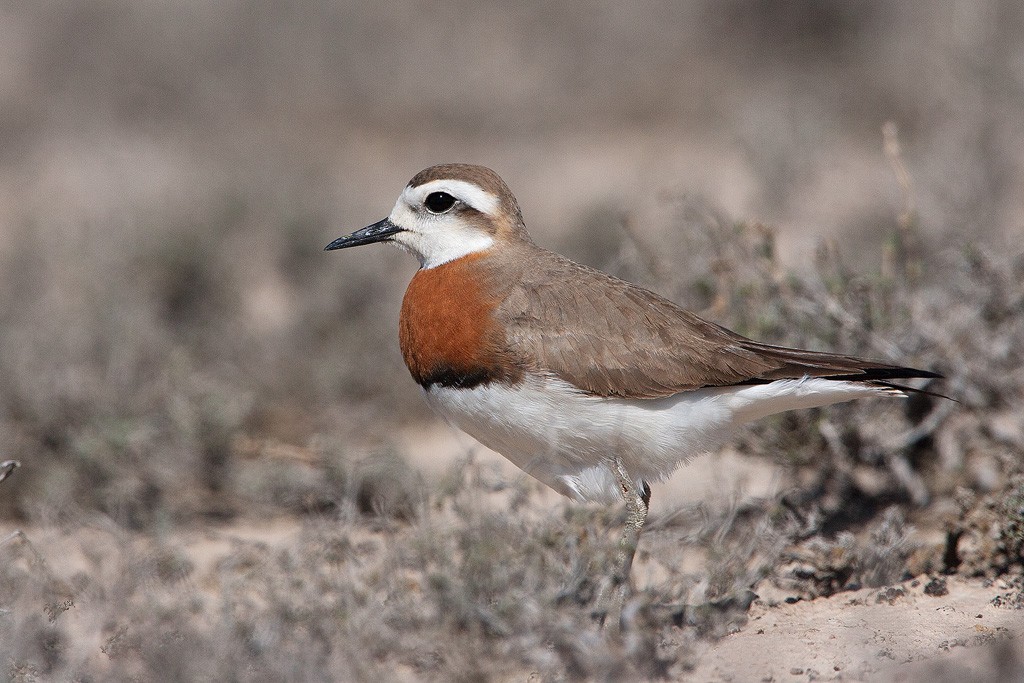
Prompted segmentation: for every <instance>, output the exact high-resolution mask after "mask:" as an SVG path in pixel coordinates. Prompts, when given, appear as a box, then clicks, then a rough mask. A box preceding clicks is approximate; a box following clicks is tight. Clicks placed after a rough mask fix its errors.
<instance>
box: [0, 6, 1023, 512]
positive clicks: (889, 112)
mask: <svg viewBox="0 0 1024 683" xmlns="http://www.w3.org/2000/svg"><path fill="white" fill-rule="evenodd" d="M2 15H3V21H2V22H0V101H2V102H3V107H2V108H0V231H2V237H3V239H2V240H0V258H2V265H3V267H2V271H0V301H2V302H3V303H2V305H0V316H2V326H0V443H2V444H3V449H4V453H3V456H4V457H9V458H18V459H20V460H22V461H23V463H24V464H25V468H24V469H23V470H21V471H20V472H19V478H22V479H23V481H22V485H23V486H22V487H21V488H20V489H19V490H20V493H16V492H13V491H11V490H10V489H7V490H6V491H4V494H5V496H4V498H3V501H2V504H0V505H2V510H3V514H4V515H7V516H10V515H15V516H22V517H23V516H24V515H26V514H28V513H29V508H30V507H31V502H30V501H31V500H41V499H42V500H53V499H56V500H61V501H66V500H71V499H75V498H80V497H81V495H82V493H81V491H80V490H79V489H80V487H81V486H82V484H83V483H85V482H82V481H81V480H80V479H77V478H76V477H72V476H68V475H67V473H66V472H64V468H65V467H71V466H72V464H73V462H74V461H76V460H77V459H81V458H88V459H90V460H92V461H94V462H93V466H94V467H95V468H96V469H98V470H112V471H108V472H106V474H105V476H104V477H103V478H102V479H103V483H102V484H100V486H101V487H103V486H113V487H122V486H123V485H124V482H123V481H122V479H123V477H124V476H126V475H128V476H129V479H131V480H132V481H134V484H133V485H132V486H129V490H133V487H141V489H140V490H148V491H150V493H151V494H152V495H154V496H160V495H163V494H164V493H166V492H168V491H169V490H172V489H178V488H181V489H185V490H187V489H189V488H191V487H192V486H193V485H194V484H195V479H196V478H198V479H199V480H200V481H205V482H207V484H208V485H209V486H212V487H214V488H215V489H216V487H217V486H220V485H222V484H223V482H221V483H217V482H216V481H215V480H216V479H217V478H218V477H223V476H227V472H228V470H230V467H229V465H230V463H229V462H228V461H229V460H230V459H231V457H230V454H231V451H232V448H235V449H236V450H237V446H238V439H237V437H238V436H239V435H245V436H248V437H252V438H255V439H265V438H269V437H272V438H274V439H275V440H278V441H280V442H281V443H283V444H288V445H292V446H297V447H301V448H305V447H307V446H308V445H309V441H310V439H311V438H312V437H313V436H314V435H316V434H329V435H332V436H336V437H339V438H341V437H344V438H346V439H361V440H366V439H368V438H371V434H372V438H377V439H382V440H387V439H389V438H390V436H389V434H390V433H391V432H392V431H393V430H394V429H395V428H396V427H397V426H405V425H408V424H410V423H417V422H422V421H424V420H428V419H430V416H429V414H428V412H427V411H426V409H425V408H424V407H423V405H422V403H421V401H420V399H419V396H418V392H417V390H416V388H415V385H414V384H413V383H412V381H411V380H410V379H409V378H408V377H407V375H406V372H405V370H404V368H403V367H402V364H401V360H400V356H399V353H398V349H397V343H396V335H395V329H396V320H397V309H398V304H399V301H400V296H401V292H402V291H403V289H404V286H405V284H406V282H407V280H408V278H409V276H410V275H411V274H412V272H413V271H414V268H415V264H414V262H413V260H412V259H410V258H408V257H407V256H405V255H403V254H401V253H399V252H398V251H397V250H391V249H386V248H367V249H366V251H360V252H357V253H355V252H348V253H340V254H324V253H322V252H321V248H322V247H323V245H325V244H326V243H327V242H329V241H330V240H332V239H333V238H334V237H337V236H339V235H341V234H343V233H347V232H349V231H351V230H354V229H356V228H359V227H362V226H363V225H366V224H368V223H370V222H373V221H375V220H377V219H379V218H380V217H382V216H384V215H386V214H387V213H388V212H389V211H390V208H391V206H392V205H393V203H394V200H395V198H396V197H397V195H398V192H399V191H400V190H401V188H402V187H403V186H404V184H405V182H406V181H407V180H408V178H410V177H411V176H412V175H413V174H414V173H415V172H416V171H418V170H419V169H421V168H423V167H425V166H427V165H430V164H433V163H438V162H445V161H466V162H473V163H481V164H485V165H488V166H491V167H492V168H494V169H495V170H497V171H498V172H499V173H500V174H501V175H502V176H503V177H504V178H505V180H506V181H507V182H508V183H509V185H510V186H511V187H512V189H513V191H514V192H515V193H516V194H517V196H518V197H519V200H520V203H521V205H522V207H523V210H524V213H525V216H526V219H527V224H528V225H529V226H530V228H531V231H532V232H533V234H534V236H535V238H536V239H537V240H538V241H539V242H540V243H541V244H543V245H545V246H549V247H551V248H555V249H558V250H561V251H563V252H566V253H568V254H569V255H570V256H573V257H575V258H577V259H580V260H583V261H586V262H588V263H590V264H591V265H595V266H597V267H603V268H606V269H614V265H615V264H614V259H615V257H616V255H617V254H618V253H619V251H620V248H621V245H622V244H623V243H624V242H626V241H628V239H629V238H628V235H627V234H626V231H624V230H623V229H622V226H623V224H624V222H625V223H628V224H629V226H630V228H631V231H632V232H633V233H636V234H639V235H641V236H642V238H643V239H645V240H647V241H648V242H649V243H658V248H659V249H662V248H664V249H665V250H667V251H666V252H665V253H668V254H672V253H674V251H678V250H679V249H681V247H678V246H677V245H679V244H680V243H682V242H685V238H686V234H685V232H686V229H685V226H682V227H681V226H680V224H679V221H678V220H677V219H678V203H679V202H678V201H677V200H678V199H679V198H680V197H684V198H687V200H688V201H692V200H693V199H694V198H697V199H698V200H699V201H700V202H702V203H704V204H705V205H707V206H711V207H714V211H716V212H718V213H719V214H720V215H724V216H727V217H728V220H735V221H754V222H763V223H766V224H769V225H771V226H773V227H774V228H775V230H776V231H777V234H778V250H779V253H780V255H781V258H782V259H783V260H784V261H785V262H787V263H789V264H792V265H797V266H799V264H800V263H802V262H804V261H805V260H806V259H807V258H808V257H809V256H810V255H811V254H813V252H814V249H815V248H816V246H817V245H818V244H819V243H820V241H821V240H822V239H823V238H834V239H835V240H836V241H837V242H839V243H841V244H842V247H843V249H844V251H845V253H846V254H847V255H848V258H847V261H848V263H849V265H850V266H851V267H857V264H858V262H859V261H861V260H862V261H863V262H864V263H873V262H874V259H875V257H876V256H877V255H878V253H879V252H880V251H881V249H882V245H883V243H884V239H885V236H886V235H887V234H889V233H890V232H891V231H892V230H893V229H894V226H896V225H897V222H898V219H899V217H900V215H901V213H902V212H903V211H904V210H905V208H906V206H907V201H908V196H909V201H911V202H912V205H913V208H914V210H916V212H917V214H918V216H919V224H920V227H921V230H922V231H923V232H924V233H925V234H927V235H929V236H930V237H931V238H933V239H935V240H954V239H963V238H968V237H969V238H970V239H976V240H986V241H991V242H992V243H994V244H1001V243H1016V242H1017V241H1019V239H1020V237H1021V233H1022V228H1024V193H1021V192H1020V188H1021V187H1022V186H1024V177H1022V176H1024V145H1022V144H1020V143H1021V140H1022V139H1024V41H1022V40H1021V38H1020V36H1021V35H1024V9H1022V7H1021V6H1020V4H1019V3H1016V2H1012V1H1010V0H985V1H981V2H976V1H971V2H967V1H964V2H950V3H941V4H936V3H930V2H901V3H890V2H882V1H878V2H859V3H854V4H851V3H847V2H841V1H839V0H835V1H830V0H801V1H800V2H792V3H785V4H784V5H778V4H776V3H769V2H754V3H749V2H688V3H679V2H651V3H645V4H644V6H643V7H641V8H637V7H632V6H625V5H623V4H622V3H618V2H564V3H554V4H552V3H544V2H528V3H525V4H523V3H520V4H517V5H515V6H512V5H508V4H507V3H499V2H483V3H480V2H453V3H433V2H412V3H403V4H401V5H394V6H390V7H388V8H385V7H384V6H376V5H367V4H365V3H341V2H339V3H332V2H316V1H309V2H299V3H291V2H288V3H286V2H274V1H270V0H267V1H261V0H257V1H249V0H246V1H231V0H229V1H227V2H219V3H209V4H202V3H199V4H197V3H168V2H150V1H148V0H142V1H139V0H132V1H131V2H127V1H125V2H120V1H118V0H97V1H84V2H83V1H78V0H76V1H60V0H44V1H42V2H13V3H7V4H6V5H5V7H4V8H3V10H2ZM886 122H893V124H894V125H895V127H896V130H897V131H898V140H899V144H900V145H901V146H902V155H903V163H905V165H906V168H907V170H908V172H909V174H910V177H911V179H912V180H911V182H912V185H911V187H910V190H909V192H907V191H905V189H904V188H903V187H901V183H900V181H899V179H898V178H897V176H896V174H895V173H894V168H893V164H892V163H891V159H889V158H887V156H886V154H885V152H884V149H883V132H882V129H883V125H884V124H885V123H886ZM705 210H706V209H705ZM684 256H685V255H684ZM698 258H703V257H701V256H700V255H698ZM686 265H687V263H686V262H685V261H683V262H680V263H679V264H675V263H669V267H670V269H674V268H676V267H679V268H683V267H685V266H686ZM673 274H674V275H676V276H679V277H686V276H687V274H686V273H682V272H675V271H673ZM632 275H634V276H635V277H638V279H641V280H642V279H643V277H642V274H640V275H637V274H635V273H634V274H632ZM648 284H650V283H648ZM654 284H657V283H654ZM665 290H666V288H665V287H664V286H662V289H661V291H664V292H665V293H667V294H669V295H672V296H676V297H677V298H679V297H685V292H683V291H682V290H678V291H676V290H673V289H672V288H671V287H669V288H668V290H669V291H665ZM682 303H684V304H687V305H690V306H695V307H699V305H700V303H701V302H699V301H693V300H682ZM726 322H727V321H726ZM233 444H234V445H233ZM140 463H145V464H144V466H143V467H142V470H143V471H145V472H147V474H146V475H145V476H144V477H143V479H144V481H135V478H136V477H139V476H142V475H140V474H139V472H138V471H136V470H138V469H139V467H138V465H139V464H140ZM120 464H124V465H125V468H126V469H125V471H124V472H122V471H120V470H117V469H116V468H117V467H119V466H120ZM197 468H198V470H197ZM73 469H77V466H75V467H74V468H73ZM93 474H97V473H96V472H94V473H93ZM107 475H108V476H107ZM93 483H94V484H95V482H93ZM89 488H94V487H92V486H90V487H89ZM26 492H31V494H29V493H26ZM136 492H137V491H136ZM37 494H43V497H42V498H39V497H37ZM179 494H180V495H185V493H184V492H183V491H176V492H175V494H174V495H175V496H178V495H179ZM101 497H102V496H101ZM154 504H155V502H154Z"/></svg>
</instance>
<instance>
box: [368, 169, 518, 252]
mask: <svg viewBox="0 0 1024 683" xmlns="http://www.w3.org/2000/svg"><path fill="white" fill-rule="evenodd" d="M431 192H447V193H448V194H450V195H452V196H453V197H455V198H457V199H458V200H459V201H461V202H464V203H465V204H468V205H469V206H472V207H473V208H474V209H476V210H478V211H482V212H483V213H487V214H491V215H493V214H494V212H495V211H496V210H497V209H498V204H499V201H498V198H497V197H495V196H494V195H493V194H491V193H490V192H487V191H485V190H483V189H482V188H480V187H479V186H478V185H474V184H473V183H467V182H466V181H464V180H432V181H430V182H429V183H425V184H423V185H419V186H417V187H407V188H405V191H403V192H402V196H401V197H399V198H398V202H397V203H396V204H395V208H394V209H392V211H391V215H390V216H388V220H390V221H391V222H392V223H394V224H395V225H397V226H398V227H400V228H402V232H399V233H396V234H395V235H394V236H393V237H392V238H391V240H392V241H393V242H394V243H395V244H397V245H399V246H400V247H403V248H405V249H407V250H408V251H410V252H412V253H413V255H415V256H416V258H418V259H419V261H420V266H421V267H422V268H434V267H436V266H439V265H441V264H443V263H448V262H449V261H454V260H455V259H457V258H461V257H463V256H467V255H469V254H472V253H475V252H478V251H484V250H485V249H489V248H490V247H491V246H492V245H493V244H494V238H493V237H492V236H491V235H489V234H488V233H486V232H484V231H482V230H481V229H480V228H478V227H477V226H475V225H473V224H471V223H467V222H466V221H463V220H461V219H460V218H459V217H458V216H456V215H453V214H447V213H442V214H432V213H429V212H428V211H426V210H425V209H423V210H419V211H417V210H415V209H413V208H412V207H422V206H423V200H424V199H425V198H426V196H427V195H428V194H430V193H431Z"/></svg>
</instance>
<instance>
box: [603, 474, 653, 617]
mask: <svg viewBox="0 0 1024 683" xmlns="http://www.w3.org/2000/svg"><path fill="white" fill-rule="evenodd" d="M612 473H613V474H614V475H615V480H616V482H617V483H618V485H619V491H621V492H622V499H623V500H624V501H625V503H626V525H625V528H624V529H623V530H622V538H621V539H620V540H619V551H618V553H616V563H615V564H616V567H615V572H614V573H613V574H612V576H611V585H610V586H609V585H608V584H605V585H604V586H603V587H602V589H601V592H600V593H599V595H598V598H597V606H598V610H599V613H600V618H601V620H602V622H604V620H605V619H607V617H608V616H609V615H611V616H612V617H613V618H614V619H615V621H616V623H617V622H618V620H619V617H620V616H621V614H622V606H623V603H624V602H625V600H626V594H627V593H628V591H629V575H630V573H631V572H632V569H633V557H634V556H635V555H636V548H637V545H639V543H640V532H641V531H643V528H644V522H646V521H647V510H648V508H649V506H650V501H651V489H650V487H649V486H647V484H646V483H644V484H643V488H642V489H638V487H637V486H636V483H635V482H634V481H633V479H632V478H631V477H630V476H629V474H628V473H627V472H626V469H625V467H623V466H622V461H621V460H620V459H619V458H618V457H616V458H615V460H614V461H613V467H612ZM609 589H610V594H609Z"/></svg>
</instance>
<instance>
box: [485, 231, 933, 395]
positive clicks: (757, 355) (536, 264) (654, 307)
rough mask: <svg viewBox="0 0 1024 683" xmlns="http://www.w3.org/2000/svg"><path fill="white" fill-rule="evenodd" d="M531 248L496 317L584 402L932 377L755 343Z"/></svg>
mask: <svg viewBox="0 0 1024 683" xmlns="http://www.w3.org/2000/svg"><path fill="white" fill-rule="evenodd" d="M530 248H531V250H536V251H535V253H532V254H530V255H529V258H528V259H525V260H527V261H528V262H529V264H530V267H529V268H522V269H512V270H516V271H518V274H519V278H518V279H513V282H514V284H511V283H507V286H508V287H509V289H508V290H507V295H506V296H505V298H504V300H503V302H502V304H501V305H500V306H499V308H498V310H497V311H496V315H497V316H498V318H499V320H500V322H502V323H503V324H504V325H505V327H506V329H507V341H508V343H509V345H510V347H511V348H512V349H514V350H515V352H516V355H517V356H518V357H520V358H521V359H522V360H523V362H524V363H526V364H527V365H529V366H532V367H533V368H534V369H537V370H543V371H547V372H551V373H553V374H555V375H556V376H558V377H560V378H562V379H564V380H566V381H567V382H569V383H571V384H573V385H575V386H577V387H579V388H580V389H581V390H583V391H585V392H588V393H591V394H596V395H598V396H618V397H625V398H657V397H662V396H669V395H672V394H676V393H679V392H682V391H688V390H692V389H697V388H700V387H708V386H727V385H735V384H747V383H758V382H765V381H771V380H775V379H785V378H800V377H803V376H805V375H810V376H813V377H830V378H836V379H850V380H865V381H872V380H887V379H895V378H900V377H936V376H938V375H935V373H931V372H927V371H923V370H914V369H912V368H902V367H899V366H895V365H889V364H886V363H879V362H876V361H871V360H865V359H861V358H855V357H852V356H841V355H835V354H828V353H818V352H814V351H802V350H798V349H789V348H785V347H779V346H771V345H768V344H760V343H758V342H755V341H752V340H750V339H747V338H746V337H743V336H741V335H738V334H736V333H734V332H731V331H729V330H727V329H725V328H724V327H721V326H720V325H716V324H714V323H711V322H708V321H706V320H704V319H702V318H700V317H699V316H697V315H695V314H693V313H690V312H689V311H686V310H683V309H682V308H679V307H678V306H676V305H675V304H673V303H672V302H671V301H668V300H667V299H664V298H662V297H660V296H658V295H656V294H654V293H652V292H649V291H647V290H646V289H643V288H641V287H638V286H636V285H632V284H630V283H628V282H624V281H622V280H618V279H616V278H613V277H610V276H608V275H605V274H604V273H601V272H600V271H597V270H593V269H591V268H587V267H586V266H581V265H579V264H577V263H574V262H572V261H570V260H568V259H566V258H564V257H561V256H559V255H557V254H554V253H552V252H548V251H545V250H541V249H539V248H537V247H533V246H532V245H530ZM516 260H518V259H516ZM506 265H510V264H506ZM504 272H505V273H506V274H507V273H508V272H509V271H508V270H505V271H504Z"/></svg>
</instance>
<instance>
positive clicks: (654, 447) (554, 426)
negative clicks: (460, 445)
mask: <svg viewBox="0 0 1024 683" xmlns="http://www.w3.org/2000/svg"><path fill="white" fill-rule="evenodd" d="M426 393H427V396H428V400H429V401H430V403H431V405H433V407H434V408H435V409H436V410H437V411H438V412H439V413H440V414H441V415H443V416H444V417H445V418H446V419H448V420H450V421H451V422H452V423H454V424H455V425H456V426H457V427H459V428H460V429H462V430H463V431H464V432H466V433H467V434H469V435H470V436H472V437H473V438H475V439H476V440H477V441H479V442H480V443H482V444H484V445H485V446H487V447H488V448H491V449H492V450H495V451H497V452H498V453H501V454H502V455H504V456H505V457H506V458H508V459H509V460H511V461H512V462H513V463H515V464H516V465H517V466H518V467H519V468H520V469H522V470H524V471H525V472H527V473H528V474H530V475H532V476H534V477H536V478H537V479H539V480H540V481H542V482H544V483H545V484H547V485H548V486H550V487H551V488H553V489H555V490H556V491H558V492H559V493H562V494H564V495H567V496H569V497H570V498H574V499H576V500H589V501H600V502H609V503H611V502H618V501H619V500H620V499H621V496H620V494H619V492H618V487H617V484H616V481H615V478H614V476H613V475H612V472H611V470H610V469H609V466H608V465H609V463H610V462H611V459H612V457H613V456H614V455H618V456H619V457H620V458H621V459H622V463H623V465H624V466H625V468H626V471H627V472H628V473H629V474H630V476H631V477H632V478H633V480H634V482H636V483H638V484H639V483H640V482H642V481H658V480H660V479H663V478H665V477H667V476H668V475H670V474H671V473H672V472H673V471H674V470H675V469H676V468H677V467H679V466H680V465H682V464H685V463H686V462H687V461H688V460H690V459H691V458H692V457H694V456H696V455H700V454H701V453H706V452H708V451H710V450H712V449H714V448H716V447H717V446H718V445H720V444H721V442H722V441H723V440H725V439H726V438H727V437H728V436H729V435H730V434H731V433H732V432H733V431H734V430H735V429H736V428H737V427H739V426H740V425H742V424H744V423H747V422H750V421H752V420H757V419H759V418H762V417H765V416H767V415H772V414H774V413H781V412H784V411H787V410H795V409H799V408H813V407H817V406H824V405H829V404H831V403H839V402H842V401H849V400H852V399H855V398H861V397H864V396H872V395H879V394H886V393H888V394H897V395H899V394H900V392H898V391H895V390H892V389H887V388H884V387H878V386H872V385H870V384H863V383H858V382H842V381H835V380H828V379H819V378H810V377H804V378H803V379H792V380H788V379H787V380H777V381H774V382H770V383H768V384H757V385H751V386H737V387H719V388H709V389H699V390H696V391H688V392H683V393H681V394H676V395H675V396H669V397H667V398H661V399H653V400H630V399H613V398H598V397H593V396H587V395H584V394H581V393H580V392H579V391H578V390H576V389H575V388H574V387H573V386H572V385H570V384H569V383H567V382H564V381H562V380H560V379H557V378H552V377H545V378H530V379H525V380H524V381H523V382H522V383H520V384H518V385H516V386H514V387H510V386H508V385H503V384H500V383H497V382H494V383H491V384H486V385H482V386H479V387H476V388H473V389H451V388H445V387H437V386H435V387H432V388H431V389H429V390H428V391H427V392H426Z"/></svg>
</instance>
